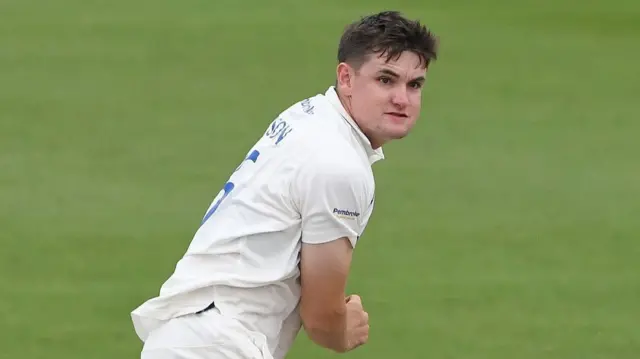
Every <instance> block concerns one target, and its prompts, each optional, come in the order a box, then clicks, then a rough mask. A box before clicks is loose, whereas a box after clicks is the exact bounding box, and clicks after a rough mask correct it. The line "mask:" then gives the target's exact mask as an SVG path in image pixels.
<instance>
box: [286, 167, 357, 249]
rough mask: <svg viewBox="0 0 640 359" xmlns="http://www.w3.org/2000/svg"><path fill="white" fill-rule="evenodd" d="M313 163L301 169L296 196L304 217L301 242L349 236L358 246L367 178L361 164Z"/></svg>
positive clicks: (312, 242)
mask: <svg viewBox="0 0 640 359" xmlns="http://www.w3.org/2000/svg"><path fill="white" fill-rule="evenodd" d="M344 162H347V161H338V162H337V163H328V161H314V163H312V164H308V165H305V166H304V167H302V168H301V169H300V172H299V173H298V176H297V177H296V180H295V181H294V191H295V192H294V193H295V197H296V202H297V206H298V210H299V211H300V216H301V218H302V242H303V243H310V244H320V243H325V242H330V241H333V240H336V239H339V238H342V237H347V238H348V239H349V241H350V242H351V245H352V246H353V247H355V245H356V242H357V240H358V238H359V236H360V235H361V233H362V231H363V228H362V222H363V221H362V217H363V213H364V212H365V211H366V208H367V206H366V204H367V200H366V198H367V176H366V172H364V171H363V170H362V168H361V166H360V165H353V164H349V163H344Z"/></svg>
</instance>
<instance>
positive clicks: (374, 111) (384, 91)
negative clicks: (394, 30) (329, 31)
mask: <svg viewBox="0 0 640 359" xmlns="http://www.w3.org/2000/svg"><path fill="white" fill-rule="evenodd" d="M386 60H387V57H386V56H383V57H379V56H377V55H371V56H370V57H369V58H368V59H367V61H366V62H364V63H363V64H362V65H361V66H360V68H358V69H357V70H356V69H354V68H353V67H351V66H350V65H348V64H345V63H341V64H340V65H338V69H337V75H338V92H339V93H340V95H341V97H342V98H343V101H344V104H345V107H346V108H347V111H349V112H350V114H351V116H352V117H353V118H354V120H355V121H356V122H357V124H358V125H359V126H360V128H361V129H362V132H364V134H365V135H366V136H367V137H368V138H369V140H370V141H371V143H372V145H373V147H374V148H377V147H379V146H382V145H383V144H384V143H386V142H388V141H391V140H395V139H400V138H403V137H405V136H406V135H407V134H409V132H410V131H411V129H412V128H413V125H414V124H415V123H416V120H417V119H418V116H419V114H420V106H421V99H422V86H423V85H424V81H425V76H426V68H425V67H424V65H423V64H421V62H420V58H419V57H418V55H416V54H415V53H413V52H403V53H402V54H401V56H400V57H399V58H397V59H391V60H389V61H388V62H387V61H386Z"/></svg>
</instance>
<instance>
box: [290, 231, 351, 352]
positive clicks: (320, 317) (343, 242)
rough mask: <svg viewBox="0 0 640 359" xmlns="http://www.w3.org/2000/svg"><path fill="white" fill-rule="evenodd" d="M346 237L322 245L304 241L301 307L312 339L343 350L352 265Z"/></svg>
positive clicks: (307, 330)
mask: <svg viewBox="0 0 640 359" xmlns="http://www.w3.org/2000/svg"><path fill="white" fill-rule="evenodd" d="M352 251H353V249H352V247H351V243H350V242H349V240H348V239H347V238H341V239H338V240H335V241H331V242H327V243H322V244H306V243H303V244H302V250H301V258H300V269H301V282H302V295H301V301H300V310H301V316H302V322H303V325H304V328H305V331H306V332H307V335H309V338H311V340H313V341H314V342H315V343H316V344H318V345H320V346H322V347H325V348H327V349H331V350H333V351H336V352H339V353H342V352H345V351H347V350H348V341H347V306H346V304H345V287H346V282H347V276H348V274H349V269H350V266H351V255H352Z"/></svg>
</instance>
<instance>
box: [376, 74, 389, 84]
mask: <svg viewBox="0 0 640 359" xmlns="http://www.w3.org/2000/svg"><path fill="white" fill-rule="evenodd" d="M378 81H380V82H381V83H383V84H385V85H386V84H390V83H391V78H389V77H387V76H380V77H378Z"/></svg>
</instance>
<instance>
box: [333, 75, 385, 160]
mask: <svg viewBox="0 0 640 359" xmlns="http://www.w3.org/2000/svg"><path fill="white" fill-rule="evenodd" d="M325 97H326V98H327V99H328V100H329V103H330V104H331V105H332V106H333V108H334V109H335V110H336V111H338V113H339V114H340V116H341V117H342V118H343V119H344V120H345V121H346V122H347V123H348V124H349V125H351V128H352V129H353V130H354V132H355V134H356V136H357V137H358V141H359V142H360V144H361V145H362V146H363V147H364V149H365V151H366V152H367V156H368V157H369V163H371V164H373V163H374V162H377V161H379V160H382V159H384V153H383V152H382V147H378V148H377V149H373V147H372V146H371V141H369V139H368V138H367V136H365V135H364V133H363V132H362V130H361V129H360V127H359V126H358V124H356V122H355V121H354V120H353V118H352V117H351V116H350V115H349V113H348V112H347V110H346V109H345V108H344V106H342V102H340V98H339V97H338V93H337V92H336V89H335V87H334V86H331V87H329V89H328V90H327V91H326V92H325Z"/></svg>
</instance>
